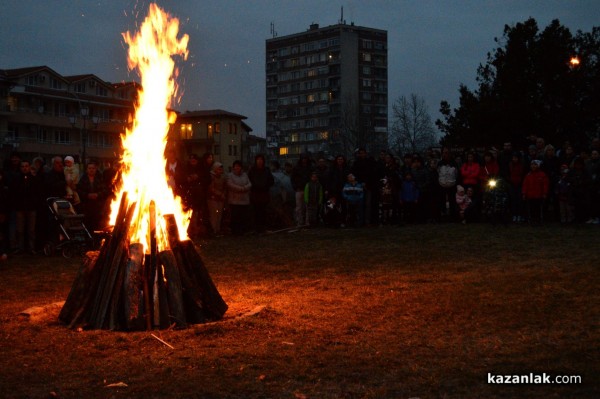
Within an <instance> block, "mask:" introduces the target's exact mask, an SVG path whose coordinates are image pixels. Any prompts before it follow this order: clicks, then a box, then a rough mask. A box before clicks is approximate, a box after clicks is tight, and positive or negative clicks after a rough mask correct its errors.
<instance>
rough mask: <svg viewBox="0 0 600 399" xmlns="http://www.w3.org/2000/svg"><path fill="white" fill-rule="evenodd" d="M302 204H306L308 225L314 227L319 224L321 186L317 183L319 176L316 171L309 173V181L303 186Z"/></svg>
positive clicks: (321, 197) (321, 202) (321, 198)
mask: <svg viewBox="0 0 600 399" xmlns="http://www.w3.org/2000/svg"><path fill="white" fill-rule="evenodd" d="M304 203H305V204H306V214H307V218H308V225H309V226H310V227H316V226H317V225H318V224H319V213H320V210H321V206H322V205H323V186H322V185H321V183H320V182H319V175H318V173H317V172H316V171H314V172H312V173H311V175H310V181H309V182H308V183H306V185H305V186H304Z"/></svg>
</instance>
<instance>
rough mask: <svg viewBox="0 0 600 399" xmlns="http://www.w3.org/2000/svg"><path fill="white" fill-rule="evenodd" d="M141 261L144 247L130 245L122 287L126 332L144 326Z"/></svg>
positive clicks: (137, 244)
mask: <svg viewBox="0 0 600 399" xmlns="http://www.w3.org/2000/svg"><path fill="white" fill-rule="evenodd" d="M143 261H144V246H143V245H142V244H140V243H135V244H131V245H130V246H129V260H128V262H127V271H126V272H125V282H124V286H123V288H124V290H123V301H124V303H123V306H124V310H125V325H126V327H127V329H128V330H141V329H142V328H143V327H144V325H145V319H144V310H145V309H144V295H143V292H144V269H143V264H144V262H143Z"/></svg>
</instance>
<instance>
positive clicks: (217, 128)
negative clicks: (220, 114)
mask: <svg viewBox="0 0 600 399" xmlns="http://www.w3.org/2000/svg"><path fill="white" fill-rule="evenodd" d="M219 133H221V124H220V123H219V122H217V123H215V134H219Z"/></svg>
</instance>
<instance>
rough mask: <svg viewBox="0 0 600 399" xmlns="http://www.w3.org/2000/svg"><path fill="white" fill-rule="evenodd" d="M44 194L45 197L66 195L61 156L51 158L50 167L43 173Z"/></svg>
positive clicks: (63, 196) (64, 196)
mask: <svg viewBox="0 0 600 399" xmlns="http://www.w3.org/2000/svg"><path fill="white" fill-rule="evenodd" d="M44 195H45V196H46V197H47V198H50V197H58V198H66V197H67V180H66V179H65V173H64V164H63V160H62V158H61V157H59V156H56V157H54V158H52V167H51V169H50V170H49V171H48V172H46V173H45V174H44ZM67 199H68V198H67Z"/></svg>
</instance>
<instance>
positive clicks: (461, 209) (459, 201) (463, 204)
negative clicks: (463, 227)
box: [456, 185, 471, 224]
mask: <svg viewBox="0 0 600 399" xmlns="http://www.w3.org/2000/svg"><path fill="white" fill-rule="evenodd" d="M456 205H457V206H458V214H459V217H460V222H461V223H462V224H465V223H467V220H466V219H465V210H466V209H467V208H468V207H469V205H471V197H469V196H467V194H466V192H465V188H464V187H463V186H460V185H458V186H456Z"/></svg>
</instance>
